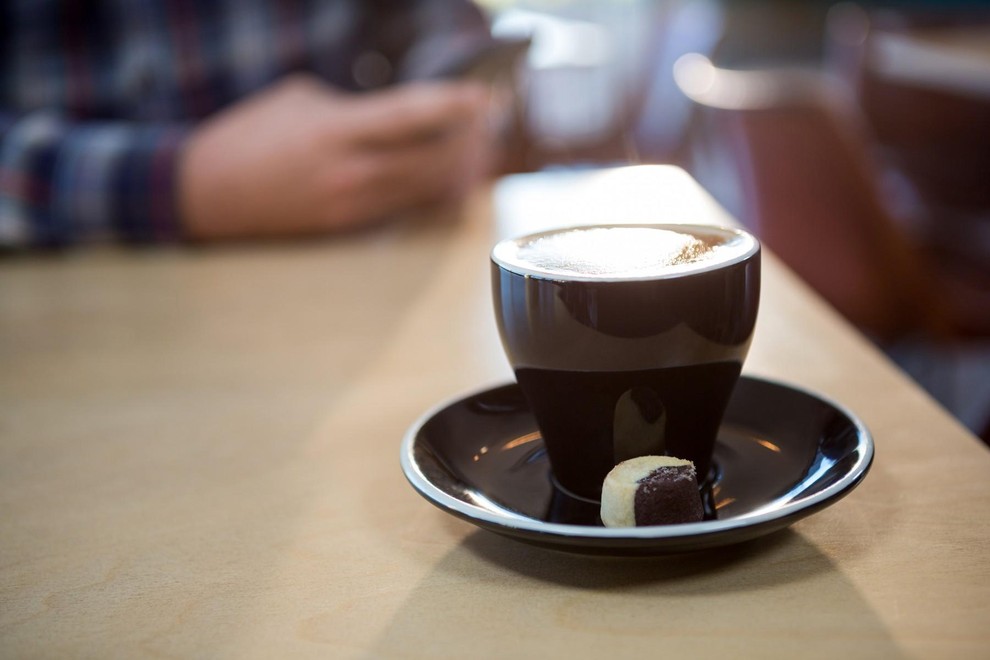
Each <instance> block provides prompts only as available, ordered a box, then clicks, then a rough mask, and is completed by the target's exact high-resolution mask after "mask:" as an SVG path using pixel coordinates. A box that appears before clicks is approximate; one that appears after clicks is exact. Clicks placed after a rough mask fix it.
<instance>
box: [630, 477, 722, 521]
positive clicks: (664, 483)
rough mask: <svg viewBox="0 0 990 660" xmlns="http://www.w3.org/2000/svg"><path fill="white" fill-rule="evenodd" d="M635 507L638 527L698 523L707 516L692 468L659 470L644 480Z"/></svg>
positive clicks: (641, 482) (635, 499) (637, 490)
mask: <svg viewBox="0 0 990 660" xmlns="http://www.w3.org/2000/svg"><path fill="white" fill-rule="evenodd" d="M633 507H634V509H633V510H634V513H635V516H636V526H637V527H638V526H641V525H671V524H676V523H689V522H698V521H700V520H701V519H702V518H703V517H704V513H705V512H704V510H703V508H702V505H701V493H700V492H699V491H698V485H697V481H696V480H695V475H694V469H693V468H691V467H690V466H688V465H678V466H665V467H659V468H657V469H656V470H654V471H653V472H651V473H650V474H648V475H646V476H645V477H643V478H642V479H640V481H639V487H638V488H637V489H636V496H635V498H634V501H633Z"/></svg>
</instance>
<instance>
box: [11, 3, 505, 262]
mask: <svg viewBox="0 0 990 660" xmlns="http://www.w3.org/2000/svg"><path fill="white" fill-rule="evenodd" d="M465 32H466V33H468V35H470V36H473V37H476V38H485V37H486V36H487V24H486V22H485V19H484V17H483V15H482V14H481V13H480V11H479V10H478V9H477V7H475V6H474V5H473V4H471V3H470V2H468V1H467V0H401V2H400V1H396V0H320V1H319V2H310V1H309V0H278V1H275V0H238V1H237V2H228V1H224V0H133V1H130V2H117V1H113V0H88V1H87V2H78V1H74V0H0V250H3V249H8V250H9V249H18V248H27V247H44V246H47V247H58V246H66V245H72V244H77V243H84V242H89V241H94V240H107V239H118V240H122V241H125V242H129V243H143V242H162V241H172V240H176V239H178V238H181V218H180V217H179V209H178V208H177V202H176V196H177V189H176V179H177V171H178V164H179V158H180V155H181V150H182V146H183V144H184V142H185V141H186V137H187V135H188V134H189V132H190V131H191V130H193V127H195V126H196V124H197V122H199V121H201V120H203V119H205V118H207V117H209V116H211V115H213V114H214V113H216V112H219V111H221V110H223V109H224V108H226V107H228V106H230V105H231V104H234V103H236V102H238V101H239V100H241V99H243V98H246V97H248V96H250V95H251V94H253V93H255V92H256V91H258V90H259V89H261V88H263V87H264V86H265V85H267V84H269V83H271V82H272V81H274V80H276V79H278V78H279V77H280V76H282V75H284V74H287V73H290V72H296V71H307V72H309V73H312V74H314V75H317V76H319V77H321V78H323V79H324V80H325V81H326V82H327V83H328V84H331V85H333V86H335V87H338V88H340V89H344V90H348V91H352V92H360V91H365V90H366V89H367V88H368V87H367V86H366V85H365V84H363V83H362V81H361V80H359V77H358V76H357V75H356V74H355V63H356V62H357V61H359V60H360V59H361V58H362V57H363V56H364V55H366V54H368V53H377V54H378V55H379V56H385V57H386V59H388V60H389V62H390V63H391V64H392V65H393V66H398V65H399V63H401V62H402V60H403V59H404V58H405V57H406V55H407V54H408V51H409V49H410V47H411V46H412V45H413V44H415V43H417V42H419V41H423V42H426V43H429V44H432V46H431V47H432V48H443V47H445V45H451V46H452V45H453V44H454V42H455V41H457V40H459V39H461V38H463V37H464V33H465ZM385 82H395V81H394V80H389V81H385Z"/></svg>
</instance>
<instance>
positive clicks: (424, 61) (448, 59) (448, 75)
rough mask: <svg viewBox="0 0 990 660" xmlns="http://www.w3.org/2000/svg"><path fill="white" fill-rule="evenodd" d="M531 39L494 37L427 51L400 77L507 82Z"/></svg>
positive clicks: (513, 74) (512, 76)
mask: <svg viewBox="0 0 990 660" xmlns="http://www.w3.org/2000/svg"><path fill="white" fill-rule="evenodd" d="M530 43H531V39H497V40H494V41H490V42H488V43H485V44H483V45H481V46H475V47H473V48H471V49H469V50H461V51H453V52H452V51H450V50H445V51H444V52H442V53H431V54H429V55H428V56H425V57H422V56H421V57H420V58H419V61H418V62H416V63H414V65H413V66H412V67H411V70H410V71H407V72H406V74H405V75H404V76H403V78H405V79H407V80H428V79H460V80H475V81H478V82H483V83H488V84H495V83H499V82H504V81H509V82H511V81H512V80H513V79H514V78H515V74H516V71H517V69H518V66H519V63H520V62H522V60H523V58H524V57H525V56H526V53H527V52H529V46H530Z"/></svg>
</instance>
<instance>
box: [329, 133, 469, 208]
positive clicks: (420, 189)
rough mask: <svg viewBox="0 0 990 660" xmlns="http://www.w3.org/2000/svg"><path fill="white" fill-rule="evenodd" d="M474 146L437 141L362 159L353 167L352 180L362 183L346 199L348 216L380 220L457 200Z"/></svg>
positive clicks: (371, 152) (459, 141)
mask: <svg viewBox="0 0 990 660" xmlns="http://www.w3.org/2000/svg"><path fill="white" fill-rule="evenodd" d="M469 146H471V145H470V144H468V143H465V141H464V140H463V139H456V140H443V141H441V140H438V141H434V142H429V143H413V144H412V145H410V146H407V147H404V148H400V149H389V150H369V151H366V152H363V153H361V154H360V155H358V156H356V157H355V158H354V159H352V161H351V163H350V168H349V169H350V176H351V177H352V180H355V181H359V182H360V183H359V184H357V185H354V186H353V187H352V188H351V190H350V192H349V194H348V195H347V200H346V203H347V205H348V207H349V213H348V215H351V216H366V217H367V218H379V217H382V216H386V215H390V214H394V213H397V212H400V211H404V210H407V209H410V208H413V207H417V206H422V205H424V204H430V203H434V202H438V201H442V200H447V199H450V198H452V197H455V196H457V195H458V194H459V193H462V192H463V191H464V189H465V187H466V186H465V185H464V180H463V179H464V176H463V175H464V173H465V171H468V170H471V169H472V167H471V166H470V164H471V163H472V162H473V160H474V154H472V153H471V152H470V151H469V149H468V147H469Z"/></svg>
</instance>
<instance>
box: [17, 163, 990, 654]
mask: <svg viewBox="0 0 990 660" xmlns="http://www.w3.org/2000/svg"><path fill="white" fill-rule="evenodd" d="M493 201H494V203H493ZM493 208H494V209H495V210H496V211H497V212H496V213H493V212H492V209H493ZM596 217H597V218H599V219H601V218H604V219H606V220H638V219H644V220H686V221H711V222H726V221H730V220H729V219H728V218H726V216H725V215H724V212H723V211H721V210H720V209H719V208H718V207H717V206H716V205H715V204H714V203H713V202H712V201H711V199H710V198H709V197H708V196H707V195H706V194H705V193H704V192H703V191H702V190H701V189H700V188H699V187H698V186H697V185H696V184H695V183H694V182H693V181H692V180H691V179H690V178H689V177H688V176H687V175H686V174H684V173H683V172H682V171H680V170H677V169H674V168H662V167H660V168H657V167H654V168H640V169H632V170H619V171H613V172H592V173H586V174H560V175H524V176H520V177H516V178H511V179H508V180H505V181H503V182H502V183H500V184H499V185H498V187H497V188H496V189H495V191H494V194H488V193H485V194H480V195H478V196H477V198H475V199H474V200H473V201H472V203H471V204H470V205H469V207H468V208H467V210H466V211H465V213H464V217H462V218H460V219H457V220H456V221H447V222H431V223H423V222H420V223H407V224H404V225H401V226H394V227H389V228H385V229H381V230H377V231H373V232H369V233H366V234H362V235H355V236H348V237H342V238H338V239H335V240H330V241H319V242H313V243H308V244H305V245H276V246H264V247H240V248H230V249H217V250H164V251H152V252H126V251H106V250H85V251H79V252H76V253H73V254H69V255H67V256H64V257H58V258H47V257H26V258H14V259H7V260H4V261H0V363H2V370H0V657H5V658H6V657H52V658H56V657H57V658H66V657H86V658H114V657H120V658H142V657H153V658H158V657H161V658H187V657H188V658H193V657H194V658H217V657H220V658H254V657H258V658H288V657H318V658H327V657H333V658H336V657H360V658H365V657H369V658H377V657H409V658H470V657H493V658H514V657H537V656H540V657H544V656H546V657H561V658H613V657H635V658H646V657H670V658H677V657H691V658H694V657H719V658H739V657H755V658H767V657H780V658H797V657H801V658H806V657H820V658H860V657H863V658H901V657H911V658H913V657H931V658H945V657H955V658H977V657H988V654H990V560H988V555H987V553H988V548H990V452H988V451H987V449H986V448H985V447H984V446H983V445H982V444H981V443H980V442H979V441H978V440H977V439H976V438H974V437H973V436H972V435H970V434H969V433H967V432H966V431H965V430H964V429H963V428H962V427H961V426H959V425H958V424H957V423H955V422H954V421H953V420H952V419H951V418H950V417H949V416H948V415H947V414H946V413H945V412H943V411H942V410H941V409H939V408H938V407H937V406H936V405H935V404H934V403H933V402H932V401H931V400H930V399H928V398H927V396H926V395H925V394H923V393H922V392H921V391H920V390H919V389H918V388H917V387H916V386H914V385H913V384H911V383H910V382H909V381H908V380H907V379H906V378H905V377H904V376H903V375H901V374H900V373H899V372H898V371H897V369H896V368H894V367H893V366H892V365H891V364H890V363H889V362H888V361H887V360H886V359H885V358H884V357H883V356H882V355H881V354H880V353H878V352H877V351H875V350H874V349H873V348H872V347H871V346H870V345H869V344H867V343H866V342H865V341H864V340H863V339H862V338H861V337H859V336H858V335H857V333H856V332H854V331H853V330H851V329H850V328H849V327H848V326H847V325H845V324H844V322H842V321H841V320H840V319H839V318H837V317H836V316H835V315H834V314H833V313H832V312H831V311H830V310H829V309H827V308H826V307H825V306H824V305H823V303H822V302H820V301H819V299H818V298H816V297H815V296H814V295H813V294H812V293H811V292H809V290H808V289H807V288H805V287H804V286H803V285H802V284H801V283H800V282H798V281H797V280H796V279H795V278H794V276H793V275H791V274H790V273H789V272H788V271H787V270H785V268H784V267H782V266H781V265H780V263H779V262H778V261H777V260H776V259H774V258H773V257H772V256H770V255H767V256H766V258H765V262H764V264H765V266H764V273H765V282H764V293H763V299H762V308H761V313H760V319H759V323H758V328H757V335H756V340H755V342H754V345H753V349H752V352H751V354H750V359H749V361H748V363H747V366H746V372H748V373H750V374H755V375H763V376H767V377H771V378H775V379H781V380H785V381H788V382H792V383H795V384H798V385H800V386H802V387H805V388H810V389H812V390H815V391H818V392H821V393H823V394H825V395H827V396H829V397H831V398H834V399H836V400H838V401H840V402H842V403H843V404H845V405H846V406H848V407H849V408H850V409H851V410H853V411H854V412H855V413H857V414H858V415H859V416H861V417H862V419H863V420H864V421H865V423H866V424H867V426H868V427H869V428H870V430H871V431H872V433H873V434H874V437H875V439H876V447H877V455H876V460H875V462H874V465H873V468H872V470H871V472H870V474H869V475H868V476H867V478H866V480H865V481H864V482H863V484H862V485H861V486H860V487H859V488H858V489H856V490H855V491H854V492H853V493H851V494H850V495H849V496H848V497H846V498H845V499H842V500H841V501H839V502H838V503H836V504H835V505H834V506H832V507H830V508H828V509H825V510H824V511H822V512H820V513H818V514H816V515H814V516H811V517H809V518H807V519H804V520H802V521H800V522H798V523H797V524H795V525H794V526H793V527H791V528H789V529H788V530H785V531H783V532H780V533H777V534H774V535H771V536H769V537H765V538H764V539H761V540H757V541H754V542H751V543H748V544H745V545H742V546H734V547H729V548H724V549H720V550H717V551H710V552H704V553H699V554H688V555H682V556H675V557H665V558H646V559H639V558H629V559H609V558H592V557H584V556H580V555H570V554H565V553H560V552H555V551H549V550H544V549H540V548H534V547H530V546H527V545H524V544H520V543H517V542H514V541H512V540H508V539H505V538H502V537H500V536H497V535H494V534H491V533H488V532H484V531H481V530H478V529H476V528H475V527H473V526H471V525H469V524H467V523H465V522H462V521H460V520H455V519H453V518H451V517H450V516H448V515H446V514H444V513H443V512H441V511H440V510H438V509H436V508H434V507H433V506H431V505H430V504H429V503H427V502H426V501H425V500H423V499H422V498H420V497H419V496H418V495H417V494H416V493H415V492H414V491H413V490H412V488H411V487H409V486H408V485H407V483H406V481H405V479H404V478H403V475H402V473H401V470H400V468H399V461H398V449H399V442H400V440H401V438H402V435H403V433H404V431H405V430H406V428H407V427H408V426H409V425H410V424H411V423H412V422H413V421H414V420H415V419H416V418H417V417H419V416H420V414H421V413H422V412H423V411H424V410H426V409H428V408H430V407H432V406H433V405H435V404H436V403H438V402H439V401H440V400H443V399H448V398H451V397H454V396H457V395H458V394H460V393H462V392H464V391H466V390H478V389H480V388H483V387H485V386H487V385H490V384H494V383H498V382H502V381H505V380H508V379H509V378H510V377H511V372H510V371H509V368H508V366H507V364H506V362H505V359H504V357H503V355H502V352H501V346H500V345H499V343H498V339H497V333H496V330H495V328H494V321H493V317H492V312H491V303H490V299H489V280H488V277H489V275H488V252H489V250H490V247H491V245H492V244H493V241H494V240H495V239H496V238H497V237H499V236H503V235H506V234H510V233H515V232H517V231H519V230H520V229H521V228H523V227H525V226H541V225H551V224H568V223H570V222H581V221H584V220H588V219H593V218H596ZM527 223H532V224H529V225H527Z"/></svg>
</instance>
